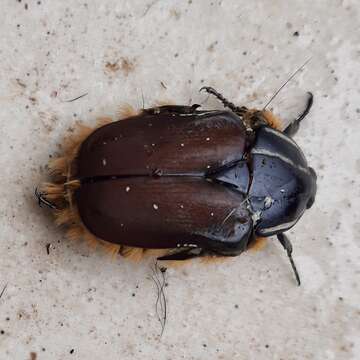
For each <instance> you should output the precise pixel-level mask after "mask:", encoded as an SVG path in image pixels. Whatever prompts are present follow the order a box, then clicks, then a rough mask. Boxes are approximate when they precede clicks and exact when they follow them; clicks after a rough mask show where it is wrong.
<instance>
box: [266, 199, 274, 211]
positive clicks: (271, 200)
mask: <svg viewBox="0 0 360 360" xmlns="http://www.w3.org/2000/svg"><path fill="white" fill-rule="evenodd" d="M273 203H274V199H273V198H272V197H271V196H266V198H265V199H264V207H265V209H269V208H270V207H271V206H272V204H273Z"/></svg>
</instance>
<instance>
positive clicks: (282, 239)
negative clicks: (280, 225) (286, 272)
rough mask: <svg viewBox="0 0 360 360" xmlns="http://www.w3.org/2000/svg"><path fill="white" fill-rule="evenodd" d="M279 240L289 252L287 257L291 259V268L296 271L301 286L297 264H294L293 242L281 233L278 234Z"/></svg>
mask: <svg viewBox="0 0 360 360" xmlns="http://www.w3.org/2000/svg"><path fill="white" fill-rule="evenodd" d="M277 238H278V240H279V241H280V244H281V245H282V246H283V248H284V249H285V250H286V252H287V256H288V257H289V260H290V264H291V267H292V269H293V271H294V274H295V277H296V281H297V283H298V285H299V286H300V284H301V282H300V276H299V273H298V271H297V269H296V266H295V263H294V260H293V258H292V251H293V247H292V245H291V242H290V240H289V238H288V237H287V236H286V235H285V234H283V233H281V234H278V235H277Z"/></svg>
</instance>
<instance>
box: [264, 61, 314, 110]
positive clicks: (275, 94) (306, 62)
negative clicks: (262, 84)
mask: <svg viewBox="0 0 360 360" xmlns="http://www.w3.org/2000/svg"><path fill="white" fill-rule="evenodd" d="M311 59H312V58H309V59H307V60H306V61H305V62H304V63H303V64H302V65H301V66H300V67H299V68H298V69H297V70H296V71H295V72H293V73H292V74H291V75H290V77H289V78H288V79H287V80H286V81H285V82H284V83H283V84H282V85H281V86H280V87H279V88H278V89H277V90H276V91H275V93H274V95H273V96H272V97H271V98H270V100H269V101H268V102H267V103H266V104H265V106H264V107H263V109H262V110H263V111H264V110H265V109H266V108H267V107H268V106H269V105H270V103H271V102H272V101H273V100H274V99H275V98H276V96H277V95H278V94H279V92H280V91H281V90H282V89H283V88H284V87H285V86H286V85H287V84H288V83H289V82H290V81H291V80H292V79H293V78H294V77H295V76H296V75H297V74H298V73H299V72H300V71H301V70H302V69H303V68H304V67H305V66H306V65H307V64H308V63H309V61H310V60H311Z"/></svg>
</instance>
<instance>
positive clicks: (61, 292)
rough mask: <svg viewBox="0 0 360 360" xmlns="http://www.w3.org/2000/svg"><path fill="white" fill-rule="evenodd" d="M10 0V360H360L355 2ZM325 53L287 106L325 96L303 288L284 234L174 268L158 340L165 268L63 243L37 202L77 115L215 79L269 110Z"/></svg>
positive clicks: (4, 66)
mask: <svg viewBox="0 0 360 360" xmlns="http://www.w3.org/2000/svg"><path fill="white" fill-rule="evenodd" d="M1 5H2V7H1V15H0V33H1V46H0V80H1V81H0V121H1V127H0V166H1V169H2V171H1V175H0V179H1V187H0V198H1V205H0V211H1V217H0V257H1V260H0V274H1V275H0V290H1V289H2V288H3V287H4V286H5V285H6V284H7V287H6V289H5V291H4V293H3V295H2V297H1V299H0V331H1V332H0V359H1V360H3V359H32V360H33V359H41V360H42V359H234V360H235V359H278V360H280V359H283V360H292V359H319V360H325V359H336V360H339V359H354V360H355V359H359V358H360V341H359V339H360V336H359V335H360V334H359V331H360V325H359V323H360V308H359V303H360V292H359V275H360V266H359V262H360V251H359V236H360V217H359V207H360V186H359V185H360V181H359V175H360V148H359V140H360V101H359V99H360V85H359V84H360V75H359V65H360V31H359V30H360V5H359V2H358V1H357V0H353V1H339V0H333V1H325V0H323V1H297V2H293V1H292V2H289V1H280V0H279V1H237V0H233V1H219V0H217V1H205V0H204V1H197V0H193V1H192V0H188V1H156V0H154V1H152V0H149V1H116V0H107V1H86V0H82V1H78V0H72V1H70V0H65V1H50V0H41V1H36V0H18V1H15V0H2V1H1ZM309 57H312V60H311V62H310V63H309V64H308V65H307V67H306V69H305V70H304V71H302V72H301V73H300V74H299V75H298V76H297V77H296V79H294V80H293V81H292V82H291V83H290V84H289V85H288V87H287V88H286V89H284V91H283V92H282V93H281V94H280V95H279V96H278V97H277V99H276V100H275V101H274V102H273V103H272V107H274V109H275V112H276V113H278V114H280V115H281V116H284V117H286V116H291V114H297V113H298V112H299V111H300V109H301V108H302V106H303V104H304V95H303V94H304V93H305V91H307V90H311V91H313V93H314V95H315V105H314V108H313V110H312V111H311V113H310V115H309V116H308V118H307V119H306V120H305V121H304V123H303V126H302V128H301V130H300V132H299V134H298V135H297V137H296V140H297V141H298V143H299V144H300V145H301V146H302V147H303V149H304V151H305V153H306V155H307V157H308V159H309V162H310V163H311V165H312V166H313V167H314V168H315V169H316V170H317V172H318V178H319V191H318V196H317V199H316V203H315V205H314V207H313V208H312V209H311V210H310V211H308V212H307V213H306V214H305V216H304V217H303V218H302V220H301V221H300V223H299V224H298V225H297V226H296V227H295V228H294V229H293V230H292V231H291V238H292V240H293V244H294V248H295V250H294V251H295V252H294V257H295V261H296V263H297V265H298V268H299V271H300V274H301V277H302V280H303V286H301V287H300V288H298V287H297V286H295V283H294V279H293V274H292V272H291V269H290V266H289V263H288V261H287V258H286V256H285V254H284V252H283V250H282V249H281V247H280V246H279V244H278V243H277V242H276V241H274V240H273V239H272V240H270V241H269V243H268V246H267V247H266V248H265V249H264V250H263V251H261V252H255V253H254V252H253V253H251V252H250V253H246V254H244V255H242V256H241V257H239V258H236V259H233V260H230V261H228V262H227V263H223V264H215V265H211V266H204V265H200V264H198V263H195V264H192V265H189V266H186V267H184V268H181V269H172V270H169V271H168V284H169V285H168V287H167V288H166V295H167V300H168V322H167V325H166V329H165V332H164V334H163V336H162V337H161V338H160V337H159V333H160V330H161V329H160V324H159V323H158V321H157V319H156V314H155V311H154V307H155V301H156V291H155V286H154V283H153V282H152V281H151V279H149V276H150V274H151V270H150V268H149V265H150V263H145V264H140V265H136V264H133V263H130V262H128V261H125V260H122V259H116V260H113V261H111V260H110V259H109V258H108V256H107V255H106V254H104V253H103V252H101V251H92V250H91V249H90V248H89V247H88V246H87V245H86V244H83V243H80V242H70V241H69V240H67V239H65V238H64V234H63V231H61V230H60V229H56V228H55V226H54V225H53V224H52V222H51V217H50V215H49V213H48V211H46V210H45V209H40V208H39V207H38V206H37V204H36V202H35V200H34V197H33V190H34V187H35V186H36V185H37V184H38V183H39V182H41V181H42V180H44V179H45V178H46V175H45V171H44V165H45V164H46V163H47V161H48V159H49V156H50V155H54V154H56V152H57V151H59V148H60V147H61V142H62V138H63V137H64V136H66V135H67V134H69V132H70V131H71V129H72V126H73V125H74V123H75V122H76V121H77V120H78V119H83V120H84V121H86V122H88V123H94V121H95V118H96V117H97V116H99V115H104V114H106V115H114V114H115V113H116V110H117V108H118V106H119V105H120V104H122V103H124V102H130V103H132V104H134V105H136V106H141V105H142V94H143V96H144V101H145V106H149V105H151V104H152V103H154V102H155V101H156V100H159V99H173V100H175V101H176V102H177V103H185V104H188V103H193V102H199V101H200V102H205V101H206V99H207V97H206V96H205V95H201V94H198V89H199V88H200V87H201V86H202V85H205V84H206V85H212V86H214V87H216V88H217V89H219V90H221V91H222V92H223V93H224V94H225V95H226V96H227V97H228V98H230V99H232V100H233V101H235V102H236V103H238V104H245V105H248V106H251V107H261V106H262V105H263V104H264V103H265V102H266V101H267V99H269V97H270V96H271V94H272V93H273V92H274V91H275V90H276V89H277V88H278V87H279V85H280V84H281V83H282V82H283V81H284V80H286V78H287V77H288V76H289V74H291V73H292V72H293V71H294V70H295V69H296V68H297V67H299V66H300V65H301V64H302V63H303V62H304V61H305V60H307V59H308V58H309ZM161 82H162V83H163V84H164V85H165V86H166V89H165V87H164V86H163V85H162V84H161ZM84 93H88V95H87V96H85V97H83V98H81V99H79V100H77V101H74V102H65V101H66V100H69V99H72V98H74V97H77V96H79V95H81V94H84ZM205 106H207V107H210V108H212V107H214V106H219V104H218V103H217V102H216V101H214V100H213V99H209V100H208V101H207V102H206V104H205ZM286 114H287V115H286ZM48 243H49V244H51V246H50V249H49V250H50V254H49V255H48V254H47V251H46V244H48Z"/></svg>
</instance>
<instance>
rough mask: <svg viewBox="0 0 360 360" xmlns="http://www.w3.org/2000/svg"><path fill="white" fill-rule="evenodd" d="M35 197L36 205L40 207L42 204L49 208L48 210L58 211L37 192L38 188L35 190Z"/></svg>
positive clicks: (43, 195) (42, 194)
mask: <svg viewBox="0 0 360 360" xmlns="http://www.w3.org/2000/svg"><path fill="white" fill-rule="evenodd" d="M35 196H36V198H37V199H38V204H39V206H40V207H41V205H42V204H44V205H46V206H47V207H49V208H50V209H53V210H58V208H57V207H56V205H55V204H53V203H52V202H50V201H49V200H47V199H46V197H45V194H44V193H42V192H39V191H38V188H35Z"/></svg>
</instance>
